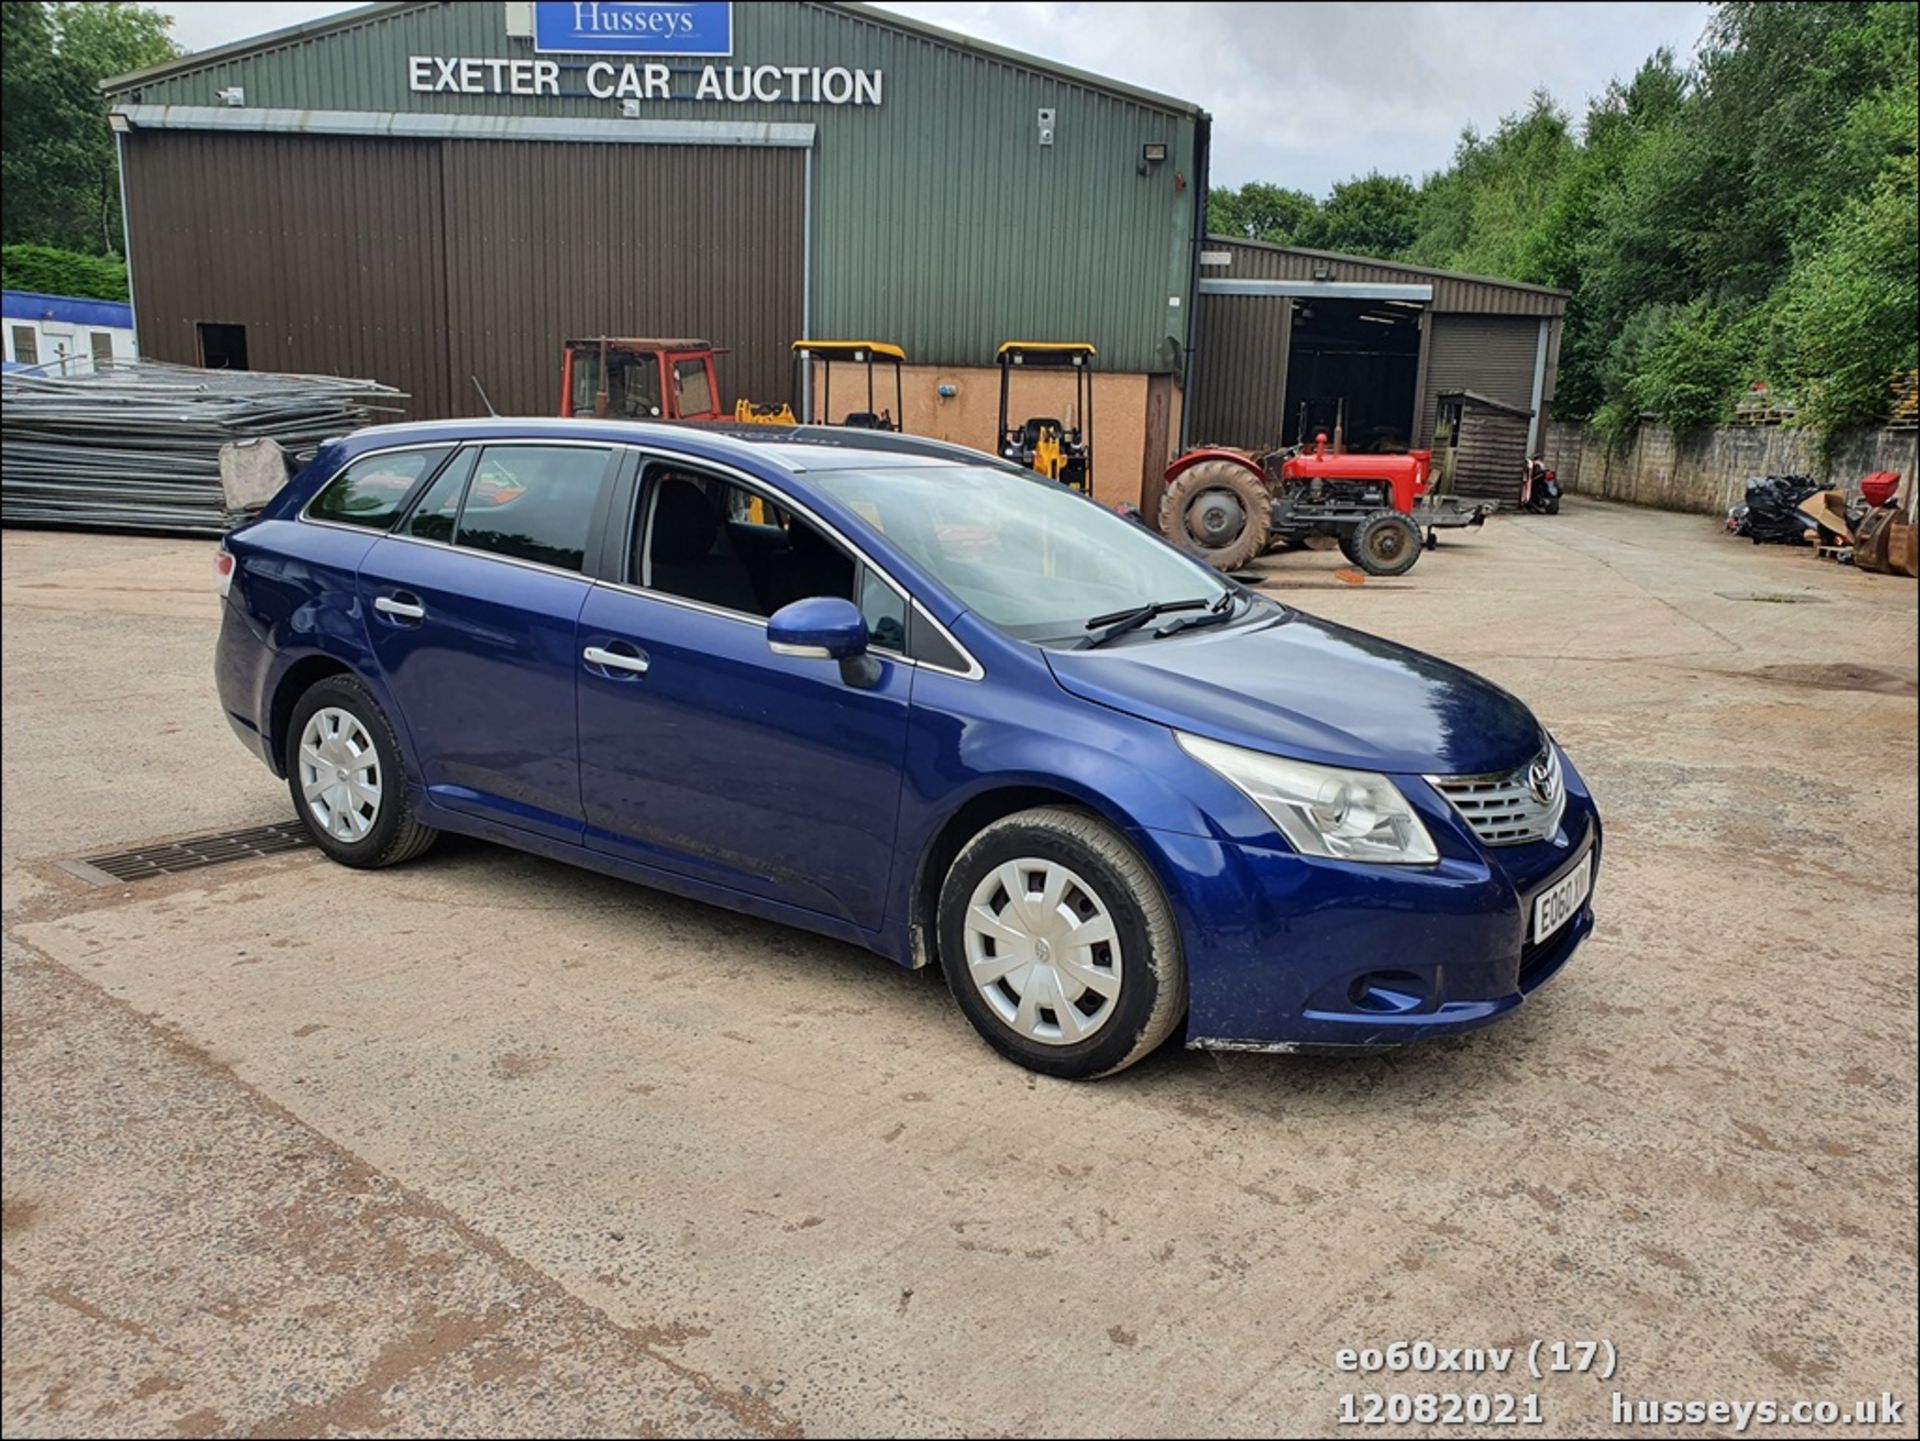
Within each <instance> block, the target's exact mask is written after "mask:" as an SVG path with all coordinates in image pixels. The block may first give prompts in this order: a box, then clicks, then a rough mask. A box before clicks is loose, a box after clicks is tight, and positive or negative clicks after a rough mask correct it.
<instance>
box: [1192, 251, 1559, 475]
mask: <svg viewBox="0 0 1920 1441" xmlns="http://www.w3.org/2000/svg"><path fill="white" fill-rule="evenodd" d="M1566 310H1567V293H1566V292H1565V291H1562V290H1549V289H1546V288H1545V287H1543V286H1537V285H1521V284H1517V283H1515V282H1512V281H1505V280H1487V279H1482V278H1480V277H1478V276H1471V275H1460V274H1456V273H1453V272H1450V271H1443V270H1428V269H1423V268H1421V267H1418V266H1412V265H1397V264H1389V263H1387V262H1384V261H1378V260H1367V259H1363V258H1360V257H1358V256H1352V255H1335V254H1331V253H1329V252H1326V251H1318V250H1302V249H1299V248H1296V247H1292V246H1279V245H1266V244H1262V243H1260V242H1258V241H1248V240H1236V239H1232V238H1230V237H1224V236H1210V237H1209V238H1208V240H1207V246H1206V248H1205V249H1204V250H1203V251H1202V252H1201V256H1200V285H1199V322H1198V325H1197V327H1196V329H1197V333H1198V340H1197V342H1196V354H1195V356H1194V358H1193V360H1192V362H1191V364H1190V368H1189V387H1190V390H1191V395H1192V400H1191V404H1192V406H1193V421H1192V430H1191V433H1192V436H1193V439H1194V440H1195V441H1196V442H1201V441H1209V442H1213V443H1217V444H1225V445H1236V446H1244V447H1250V448H1265V447H1272V446H1277V445H1291V444H1295V443H1298V442H1301V441H1303V440H1310V439H1311V438H1312V436H1313V435H1314V433H1315V432H1317V431H1321V430H1325V431H1327V432H1328V433H1329V434H1331V433H1332V432H1333V430H1334V428H1335V426H1336V425H1337V424H1338V425H1341V426H1342V429H1343V431H1344V436H1343V438H1344V440H1345V442H1346V445H1347V446H1348V448H1349V449H1352V450H1392V449H1404V448H1406V447H1408V446H1428V445H1431V444H1432V443H1433V436H1434V428H1435V424H1436V421H1437V419H1438V410H1439V397H1440V396H1441V395H1443V394H1446V393H1448V392H1456V391H1465V390H1471V391H1473V392H1474V393H1476V394H1477V395H1481V396H1484V397H1486V398H1488V399H1489V400H1492V401H1494V402H1497V403H1499V404H1500V405H1503V406H1508V407H1512V408H1514V409H1517V410H1520V411H1522V412H1524V413H1525V414H1526V416H1527V418H1528V428H1527V435H1526V445H1527V447H1528V448H1533V447H1537V446H1538V444H1539V440H1540V436H1541V435H1542V434H1543V430H1542V427H1543V426H1544V425H1545V423H1546V415H1547V410H1548V407H1549V406H1550V405H1551V403H1552V400H1553V386H1554V375H1555V371H1556V370H1557V368H1558V365H1559V359H1560V330H1561V325H1562V323H1563V321H1564V317H1565V315H1566ZM1523 458H1524V457H1523Z"/></svg>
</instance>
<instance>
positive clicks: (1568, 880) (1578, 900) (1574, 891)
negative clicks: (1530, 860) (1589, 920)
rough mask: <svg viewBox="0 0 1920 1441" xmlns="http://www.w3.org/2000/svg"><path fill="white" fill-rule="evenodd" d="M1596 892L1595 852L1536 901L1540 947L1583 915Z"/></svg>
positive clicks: (1535, 932)
mask: <svg viewBox="0 0 1920 1441" xmlns="http://www.w3.org/2000/svg"><path fill="white" fill-rule="evenodd" d="M1592 892H1593V852H1592V851H1588V852H1587V853H1586V854H1585V855H1584V856H1582V857H1580V864H1579V865H1577V866H1575V867H1574V868H1573V869H1572V870H1570V871H1568V872H1567V873H1566V874H1565V875H1564V876H1562V877H1560V879H1559V880H1557V881H1555V882H1554V883H1553V884H1552V885H1550V886H1548V887H1547V888H1546V889H1545V890H1544V891H1542V892H1540V894H1539V895H1537V896H1535V897H1534V898H1533V939H1534V943H1535V944H1536V945H1537V944H1538V943H1539V942H1541V941H1544V940H1545V939H1546V938H1547V937H1548V936H1550V935H1552V934H1553V933H1554V932H1555V931H1557V930H1559V929H1560V927H1562V926H1564V925H1565V924H1566V923H1567V922H1568V921H1570V920H1572V919H1573V918H1574V917H1575V916H1576V915H1578V914H1579V913H1580V907H1582V906H1584V905H1585V904H1586V903H1587V897H1588V896H1589V895H1591V894H1592Z"/></svg>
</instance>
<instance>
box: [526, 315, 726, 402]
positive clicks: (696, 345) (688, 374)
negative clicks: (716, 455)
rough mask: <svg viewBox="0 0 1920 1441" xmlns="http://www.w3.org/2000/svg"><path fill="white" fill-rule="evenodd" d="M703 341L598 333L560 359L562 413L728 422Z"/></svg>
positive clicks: (717, 351) (710, 352)
mask: <svg viewBox="0 0 1920 1441" xmlns="http://www.w3.org/2000/svg"><path fill="white" fill-rule="evenodd" d="M726 353H727V352H726V351H725V350H724V349H722V348H720V347H717V346H714V345H712V344H709V343H708V342H707V341H704V340H659V339H654V338H653V337H650V336H612V335H597V336H592V337H590V338H588V339H584V340H569V341H568V342H567V343H566V345H565V346H564V347H563V348H562V350H561V357H560V414H561V415H563V416H584V415H591V416H598V417H600V418H602V419H605V418H607V417H612V418H613V419H615V420H726V419H728V418H729V417H728V416H727V415H725V414H724V413H723V412H722V411H721V409H720V388H719V386H718V385H717V384H716V383H715V381H714V374H713V358H714V357H715V356H716V355H725V354H726Z"/></svg>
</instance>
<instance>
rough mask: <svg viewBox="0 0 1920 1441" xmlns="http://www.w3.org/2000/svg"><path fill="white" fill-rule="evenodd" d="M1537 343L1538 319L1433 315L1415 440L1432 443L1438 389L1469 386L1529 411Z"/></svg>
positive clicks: (1480, 393)
mask: <svg viewBox="0 0 1920 1441" xmlns="http://www.w3.org/2000/svg"><path fill="white" fill-rule="evenodd" d="M1539 346H1540V321H1539V320H1538V319H1536V318H1535V317H1533V316H1525V317H1521V316H1505V315H1444V314H1442V315H1435V316H1434V317H1433V322H1432V329H1431V331H1430V332H1429V333H1428V336H1427V382H1426V393H1425V394H1424V395H1423V396H1422V397H1421V400H1420V439H1419V441H1418V444H1420V445H1431V444H1432V443H1433V426H1434V420H1435V409H1436V405H1435V398H1436V397H1437V396H1439V395H1440V394H1441V393H1442V392H1443V391H1449V390H1471V391H1474V392H1475V393H1476V394H1479V395H1484V396H1486V397H1488V398H1489V399H1490V400H1498V401H1500V402H1502V403H1503V404H1506V405H1517V406H1519V407H1520V408H1521V409H1522V410H1531V409H1532V408H1533V371H1534V359H1535V357H1536V355H1537V354H1538V351H1539Z"/></svg>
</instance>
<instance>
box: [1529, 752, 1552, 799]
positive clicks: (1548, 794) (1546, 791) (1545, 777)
mask: <svg viewBox="0 0 1920 1441" xmlns="http://www.w3.org/2000/svg"><path fill="white" fill-rule="evenodd" d="M1527 789H1528V790H1530V791H1532V792H1533V798H1534V799H1535V800H1537V801H1539V802H1540V804H1541V805H1543V806H1550V805H1552V804H1553V802H1554V799H1555V797H1556V795H1557V793H1558V791H1559V789H1560V782H1559V779H1558V778H1557V777H1556V776H1555V775H1554V773H1553V763H1552V762H1551V761H1549V760H1548V759H1547V758H1546V757H1545V756H1541V757H1540V759H1539V760H1537V761H1535V762H1534V763H1533V765H1532V766H1530V767H1529V768H1528V770H1527Z"/></svg>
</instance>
